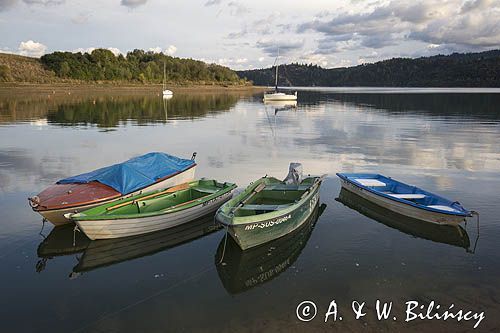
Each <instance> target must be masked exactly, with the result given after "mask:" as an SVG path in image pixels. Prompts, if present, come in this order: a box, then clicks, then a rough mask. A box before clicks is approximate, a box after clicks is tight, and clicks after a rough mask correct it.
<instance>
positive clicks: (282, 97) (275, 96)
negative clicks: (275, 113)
mask: <svg viewBox="0 0 500 333" xmlns="http://www.w3.org/2000/svg"><path fill="white" fill-rule="evenodd" d="M296 100H297V92H295V94H294V95H289V94H284V93H272V94H264V101H265V102H267V101H296Z"/></svg>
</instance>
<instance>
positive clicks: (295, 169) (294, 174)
mask: <svg viewBox="0 0 500 333" xmlns="http://www.w3.org/2000/svg"><path fill="white" fill-rule="evenodd" d="M283 181H284V182H285V184H295V185H299V184H300V183H301V182H302V164H300V163H290V166H289V167H288V176H286V178H285V179H284V180H283Z"/></svg>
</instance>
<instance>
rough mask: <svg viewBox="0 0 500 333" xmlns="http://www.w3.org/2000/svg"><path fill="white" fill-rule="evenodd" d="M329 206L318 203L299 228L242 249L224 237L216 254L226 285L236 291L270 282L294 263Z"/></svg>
mask: <svg viewBox="0 0 500 333" xmlns="http://www.w3.org/2000/svg"><path fill="white" fill-rule="evenodd" d="M325 209H326V204H321V205H319V204H318V205H317V206H316V208H315V210H314V212H313V214H312V215H311V216H310V217H309V218H308V220H307V221H305V222H304V223H303V225H302V226H300V228H298V229H296V230H294V231H293V232H292V233H290V234H288V235H286V236H283V237H281V238H278V239H276V240H274V241H272V242H269V243H266V244H264V245H261V246H257V247H254V248H250V249H247V250H245V251H243V250H242V249H241V248H240V247H239V246H238V244H237V243H236V242H235V241H234V240H233V238H232V237H227V235H226V236H225V237H224V238H222V240H221V242H220V243H219V246H218V248H217V253H216V255H215V265H216V267H217V272H218V273H219V277H220V279H221V281H222V284H223V285H224V288H226V290H227V291H228V292H229V293H231V294H237V293H241V292H244V291H246V290H248V289H251V288H254V287H256V286H258V285H260V284H263V283H265V282H268V281H271V280H272V279H274V278H276V277H277V276H278V275H280V274H281V273H283V272H284V271H286V270H287V269H288V267H290V266H291V265H293V263H294V262H295V261H296V260H297V258H298V257H299V256H300V253H301V252H302V249H304V247H305V246H306V244H307V241H308V240H309V237H310V236H311V233H312V231H313V229H314V226H315V224H316V221H317V220H318V218H319V217H320V216H321V214H322V213H323V211H324V210H325Z"/></svg>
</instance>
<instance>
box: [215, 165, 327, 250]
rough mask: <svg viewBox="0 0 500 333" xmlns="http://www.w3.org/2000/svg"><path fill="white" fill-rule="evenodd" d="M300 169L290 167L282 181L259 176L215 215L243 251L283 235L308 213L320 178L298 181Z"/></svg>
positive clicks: (305, 218) (315, 196) (314, 198)
mask: <svg viewBox="0 0 500 333" xmlns="http://www.w3.org/2000/svg"><path fill="white" fill-rule="evenodd" d="M301 173H302V166H301V165H300V164H298V163H292V164H291V165H290V173H289V175H288V176H287V178H286V179H285V180H283V181H281V180H279V179H276V178H274V177H267V176H266V177H263V178H261V179H259V180H257V181H255V182H254V183H253V184H250V185H249V186H248V187H247V188H246V189H245V190H244V191H243V192H241V193H240V194H239V195H237V196H236V197H235V198H233V199H231V200H229V201H228V202H227V203H226V204H225V205H223V206H222V207H221V208H220V209H219V210H218V211H217V213H216V215H215V217H216V220H217V221H218V222H219V223H221V224H222V225H224V226H226V227H227V231H228V232H229V234H230V235H231V236H232V237H233V238H234V240H235V241H236V243H237V244H238V245H239V246H240V247H241V248H242V249H243V250H244V249H248V248H250V247H254V246H257V245H260V244H264V243H266V242H269V241H271V240H273V239H276V238H279V237H282V236H285V235H286V234H288V233H290V232H292V231H293V230H295V229H297V228H298V227H299V226H300V225H301V224H303V223H304V221H306V220H307V218H308V217H309V216H310V215H311V214H312V212H313V210H314V207H315V206H316V204H317V202H318V200H319V188H320V186H321V182H322V180H323V177H324V176H322V177H314V176H309V177H306V178H304V179H302V175H301Z"/></svg>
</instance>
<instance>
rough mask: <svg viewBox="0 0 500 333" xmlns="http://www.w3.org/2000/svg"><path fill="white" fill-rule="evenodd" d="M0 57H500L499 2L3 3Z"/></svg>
mask: <svg viewBox="0 0 500 333" xmlns="http://www.w3.org/2000/svg"><path fill="white" fill-rule="evenodd" d="M0 35H1V38H0V51H1V52H10V53H18V54H23V55H29V56H40V55H42V54H44V53H48V52H53V51H56V50H68V51H75V50H79V51H86V50H92V48H96V47H104V48H109V49H110V50H112V51H113V52H115V53H118V52H121V53H126V52H127V51H130V50H133V49H135V48H140V49H145V50H153V51H155V52H159V51H162V52H164V53H168V54H171V55H175V56H179V57H191V58H195V59H201V60H204V61H208V62H215V63H220V64H222V65H227V66H229V67H231V68H234V69H243V68H260V67H266V66H269V65H272V63H273V62H274V57H275V56H276V53H277V49H278V46H279V49H280V54H281V55H282V56H283V57H282V58H281V60H280V62H306V63H315V64H319V65H321V66H324V67H341V66H352V65H357V64H360V63H364V62H374V61H378V60H382V59H387V58H391V57H396V56H404V57H417V56H426V55H433V54H438V53H442V54H448V53H451V52H455V51H458V52H465V51H482V50H488V49H495V48H500V0H420V1H419V0H338V1H337V0H309V1H304V0H299V1H296V0H288V1H283V0H280V1H273V0H252V1H246V0H163V1H162V0H101V1H84V0H0Z"/></svg>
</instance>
